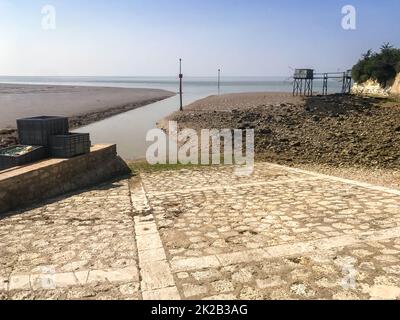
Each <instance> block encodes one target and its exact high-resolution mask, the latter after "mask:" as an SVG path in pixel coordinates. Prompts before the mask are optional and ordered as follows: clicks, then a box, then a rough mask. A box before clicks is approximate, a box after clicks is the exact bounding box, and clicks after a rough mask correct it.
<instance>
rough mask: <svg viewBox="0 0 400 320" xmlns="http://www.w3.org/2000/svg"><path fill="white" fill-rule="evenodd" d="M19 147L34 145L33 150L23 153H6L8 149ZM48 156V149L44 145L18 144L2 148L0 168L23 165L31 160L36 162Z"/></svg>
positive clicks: (0, 151)
mask: <svg viewBox="0 0 400 320" xmlns="http://www.w3.org/2000/svg"><path fill="white" fill-rule="evenodd" d="M18 147H32V148H33V149H32V151H30V152H28V153H25V154H23V155H5V154H4V153H6V152H7V151H11V150H13V149H15V148H18ZM46 157H47V150H46V148H45V147H42V146H26V145H17V146H12V147H8V148H4V149H1V150H0V170H5V169H9V168H12V167H17V166H22V165H24V164H28V163H31V162H36V161H39V160H42V159H44V158H46Z"/></svg>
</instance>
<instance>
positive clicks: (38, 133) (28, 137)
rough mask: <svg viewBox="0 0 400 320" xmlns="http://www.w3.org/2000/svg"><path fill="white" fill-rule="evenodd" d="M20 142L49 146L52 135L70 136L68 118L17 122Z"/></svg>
mask: <svg viewBox="0 0 400 320" xmlns="http://www.w3.org/2000/svg"><path fill="white" fill-rule="evenodd" d="M17 126H18V136H19V142H20V143H21V144H24V145H39V146H48V145H49V137H50V136H51V135H58V134H68V131H69V125H68V118H67V117H53V116H41V117H33V118H25V119H18V120H17Z"/></svg>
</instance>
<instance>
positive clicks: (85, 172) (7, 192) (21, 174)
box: [0, 145, 130, 213]
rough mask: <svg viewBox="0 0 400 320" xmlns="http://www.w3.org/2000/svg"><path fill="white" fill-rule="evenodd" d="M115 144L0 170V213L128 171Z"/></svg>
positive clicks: (127, 172)
mask: <svg viewBox="0 0 400 320" xmlns="http://www.w3.org/2000/svg"><path fill="white" fill-rule="evenodd" d="M129 173H130V170H129V168H128V166H127V165H126V164H125V162H124V161H123V160H122V159H121V158H119V157H118V156H117V152H116V146H115V145H98V146H94V147H92V149H91V152H90V153H89V154H86V155H82V156H78V157H75V158H72V159H48V160H44V161H41V162H37V163H34V164H32V165H28V166H24V167H19V168H14V169H9V170H6V171H1V172H0V213H2V212H7V211H9V210H12V209H15V208H19V207H24V206H27V205H30V204H33V203H36V202H40V201H43V200H45V199H48V198H51V197H54V196H58V195H62V194H64V193H67V192H70V191H74V190H78V189H81V188H85V187H89V186H93V185H95V184H98V183H100V182H104V181H107V180H109V179H112V178H114V177H117V176H121V175H124V174H129Z"/></svg>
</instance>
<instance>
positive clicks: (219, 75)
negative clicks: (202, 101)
mask: <svg viewBox="0 0 400 320" xmlns="http://www.w3.org/2000/svg"><path fill="white" fill-rule="evenodd" d="M220 89H221V69H218V95H219V94H220V92H221V90H220Z"/></svg>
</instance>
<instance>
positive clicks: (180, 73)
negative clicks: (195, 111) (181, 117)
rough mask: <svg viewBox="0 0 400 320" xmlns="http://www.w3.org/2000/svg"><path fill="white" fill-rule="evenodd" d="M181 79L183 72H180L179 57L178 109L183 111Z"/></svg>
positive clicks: (180, 60) (180, 63) (180, 62)
mask: <svg viewBox="0 0 400 320" xmlns="http://www.w3.org/2000/svg"><path fill="white" fill-rule="evenodd" d="M182 79H183V74H182V59H179V98H180V108H179V110H180V111H183V98H182V95H183V92H182Z"/></svg>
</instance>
